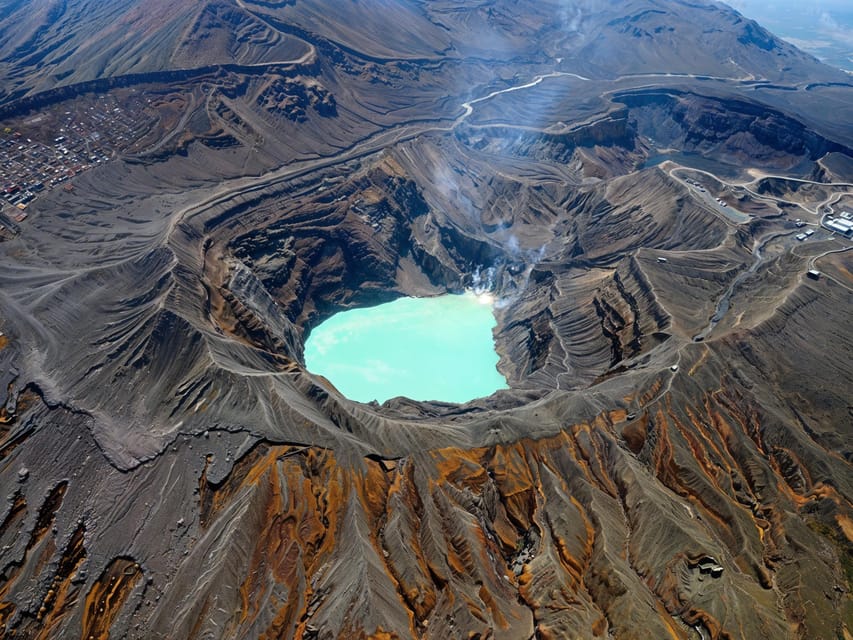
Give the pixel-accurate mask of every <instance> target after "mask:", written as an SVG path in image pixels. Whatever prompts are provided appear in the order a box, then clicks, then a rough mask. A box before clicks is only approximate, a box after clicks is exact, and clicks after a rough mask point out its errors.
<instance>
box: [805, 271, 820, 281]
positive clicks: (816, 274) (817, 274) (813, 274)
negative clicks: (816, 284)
mask: <svg viewBox="0 0 853 640" xmlns="http://www.w3.org/2000/svg"><path fill="white" fill-rule="evenodd" d="M806 275H807V276H808V277H809V278H811V279H812V280H820V271H818V270H817V269H809V272H808V273H807V274H806Z"/></svg>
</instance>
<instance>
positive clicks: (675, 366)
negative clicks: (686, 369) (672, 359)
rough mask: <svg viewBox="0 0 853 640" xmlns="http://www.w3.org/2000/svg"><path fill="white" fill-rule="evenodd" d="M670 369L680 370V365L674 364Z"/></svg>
mask: <svg viewBox="0 0 853 640" xmlns="http://www.w3.org/2000/svg"><path fill="white" fill-rule="evenodd" d="M669 370H670V371H678V365H677V364H674V365H672V366H671V367H670V368H669Z"/></svg>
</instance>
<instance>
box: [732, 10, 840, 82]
mask: <svg viewBox="0 0 853 640" xmlns="http://www.w3.org/2000/svg"><path fill="white" fill-rule="evenodd" d="M729 4H731V5H732V6H733V7H735V8H736V9H738V10H739V11H741V12H742V13H743V14H745V15H747V16H749V17H750V18H753V19H755V20H758V21H759V22H760V23H761V24H763V25H764V26H765V27H767V28H768V29H770V30H771V31H773V32H774V33H775V34H777V35H779V36H781V37H783V38H784V39H785V40H787V41H788V42H792V43H793V44H795V45H797V46H798V47H800V48H801V49H803V50H805V51H808V52H809V53H811V54H813V55H815V56H817V57H818V58H820V59H821V60H823V61H824V62H826V63H827V64H831V65H833V66H836V67H840V68H842V69H845V70H847V71H853V5H851V4H850V3H849V2H847V1H846V0H823V1H821V2H809V3H803V2H795V1H792V0H777V1H776V2H764V1H758V0H732V2H730V3H729Z"/></svg>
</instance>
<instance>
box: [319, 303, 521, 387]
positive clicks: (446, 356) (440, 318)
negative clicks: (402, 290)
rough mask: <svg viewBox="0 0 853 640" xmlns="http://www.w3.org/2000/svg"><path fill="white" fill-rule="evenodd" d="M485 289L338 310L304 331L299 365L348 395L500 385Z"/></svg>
mask: <svg viewBox="0 0 853 640" xmlns="http://www.w3.org/2000/svg"><path fill="white" fill-rule="evenodd" d="M496 325H497V322H496V321H495V317H494V314H493V313H492V304H491V296H488V295H485V296H476V295H474V294H473V293H467V294H464V295H444V296H438V297H435V298H399V299H397V300H394V301H393V302H389V303H387V304H382V305H379V306H376V307H369V308H364V309H352V310H349V311H343V312H341V313H337V314H335V315H334V316H332V317H331V318H329V319H328V320H326V321H325V322H323V323H322V324H320V325H319V326H317V327H316V328H314V330H312V331H311V334H310V335H309V336H308V340H307V342H306V344H305V365H306V367H307V368H308V370H309V371H311V372H312V373H315V374H319V375H322V376H324V377H325V378H327V379H328V380H329V381H330V382H331V383H332V384H333V385H335V387H336V388H337V389H338V390H339V391H340V392H341V393H343V394H344V395H345V396H346V397H347V398H350V399H351V400H358V401H360V402H369V401H371V400H377V401H378V402H384V401H385V400H388V399H389V398H394V397H396V396H406V397H407V398H411V399H412V400H423V401H426V400H439V401H443V402H460V403H461V402H467V401H468V400H473V399H475V398H481V397H484V396H488V395H491V394H492V393H493V392H495V391H497V390H498V389H506V388H507V384H506V380H505V379H504V377H503V376H502V375H501V374H500V373H499V372H498V370H497V363H498V354H497V353H496V352H495V343H494V338H493V337H492V329H494V327H495V326H496Z"/></svg>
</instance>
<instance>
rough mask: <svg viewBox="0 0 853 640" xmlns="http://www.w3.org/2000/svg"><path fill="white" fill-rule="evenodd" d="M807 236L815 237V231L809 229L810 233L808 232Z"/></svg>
mask: <svg viewBox="0 0 853 640" xmlns="http://www.w3.org/2000/svg"><path fill="white" fill-rule="evenodd" d="M806 235H807V236H813V235H814V229H809V230H808V231H806Z"/></svg>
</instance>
